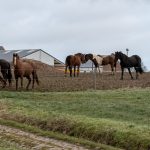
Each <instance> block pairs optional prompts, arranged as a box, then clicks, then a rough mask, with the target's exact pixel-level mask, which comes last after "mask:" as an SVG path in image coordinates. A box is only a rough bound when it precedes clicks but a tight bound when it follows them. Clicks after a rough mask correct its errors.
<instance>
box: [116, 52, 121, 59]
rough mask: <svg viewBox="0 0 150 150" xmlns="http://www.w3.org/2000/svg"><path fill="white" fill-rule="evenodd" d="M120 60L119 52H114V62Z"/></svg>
mask: <svg viewBox="0 0 150 150" xmlns="http://www.w3.org/2000/svg"><path fill="white" fill-rule="evenodd" d="M120 58H121V52H118V51H117V52H115V61H117V60H118V59H120Z"/></svg>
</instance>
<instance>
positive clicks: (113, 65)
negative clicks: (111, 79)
mask: <svg viewBox="0 0 150 150" xmlns="http://www.w3.org/2000/svg"><path fill="white" fill-rule="evenodd" d="M117 61H118V60H117V59H115V54H113V53H112V54H111V55H107V56H104V57H103V61H102V65H103V66H104V65H108V64H110V67H111V71H112V75H114V68H115V72H116V64H117Z"/></svg>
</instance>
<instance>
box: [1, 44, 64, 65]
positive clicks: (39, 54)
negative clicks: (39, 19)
mask: <svg viewBox="0 0 150 150" xmlns="http://www.w3.org/2000/svg"><path fill="white" fill-rule="evenodd" d="M13 53H18V55H19V56H20V58H26V59H33V60H37V61H40V62H42V63H45V64H48V65H50V66H63V65H64V63H63V62H61V61H60V60H58V59H57V58H55V57H53V56H52V55H50V54H48V53H46V52H45V51H43V50H42V49H25V50H5V49H4V48H3V47H2V46H0V59H5V60H7V61H9V62H12V58H13Z"/></svg>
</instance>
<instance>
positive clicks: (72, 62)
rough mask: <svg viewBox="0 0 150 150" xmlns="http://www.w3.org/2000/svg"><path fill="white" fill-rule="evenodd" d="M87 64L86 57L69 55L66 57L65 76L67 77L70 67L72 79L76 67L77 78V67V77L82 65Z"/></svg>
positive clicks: (79, 54) (80, 54)
mask: <svg viewBox="0 0 150 150" xmlns="http://www.w3.org/2000/svg"><path fill="white" fill-rule="evenodd" d="M84 62H85V56H84V54H82V53H77V54H75V55H69V56H67V57H66V61H65V65H66V67H65V76H66V75H67V68H68V67H69V71H70V77H72V67H74V77H75V76H76V67H77V77H78V76H79V72H80V71H79V69H80V65H81V63H84Z"/></svg>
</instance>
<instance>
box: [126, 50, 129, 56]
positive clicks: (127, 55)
mask: <svg viewBox="0 0 150 150" xmlns="http://www.w3.org/2000/svg"><path fill="white" fill-rule="evenodd" d="M126 51H127V56H128V54H129V49H128V48H126Z"/></svg>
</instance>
